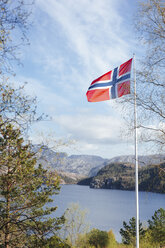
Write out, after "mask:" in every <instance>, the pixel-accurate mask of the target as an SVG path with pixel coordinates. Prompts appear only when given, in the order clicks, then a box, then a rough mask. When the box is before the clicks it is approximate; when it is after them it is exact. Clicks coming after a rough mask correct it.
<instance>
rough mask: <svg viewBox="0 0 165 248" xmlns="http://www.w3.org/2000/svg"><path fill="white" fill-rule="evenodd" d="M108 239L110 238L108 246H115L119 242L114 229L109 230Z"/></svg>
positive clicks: (110, 247)
mask: <svg viewBox="0 0 165 248" xmlns="http://www.w3.org/2000/svg"><path fill="white" fill-rule="evenodd" d="M108 239H109V245H108V248H114V247H115V246H116V244H117V242H116V239H115V235H114V233H113V231H112V230H109V232H108Z"/></svg>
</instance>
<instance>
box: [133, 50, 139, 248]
mask: <svg viewBox="0 0 165 248" xmlns="http://www.w3.org/2000/svg"><path fill="white" fill-rule="evenodd" d="M133 61H134V129H135V191H136V248H139V192H138V191H139V190H138V142H137V111H136V69H135V54H134V55H133Z"/></svg>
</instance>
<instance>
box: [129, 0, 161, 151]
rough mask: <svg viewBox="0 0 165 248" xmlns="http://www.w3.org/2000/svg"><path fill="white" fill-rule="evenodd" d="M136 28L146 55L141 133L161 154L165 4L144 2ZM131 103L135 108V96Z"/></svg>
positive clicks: (140, 72) (141, 67) (141, 72)
mask: <svg viewBox="0 0 165 248" xmlns="http://www.w3.org/2000/svg"><path fill="white" fill-rule="evenodd" d="M135 27H136V31H137V32H138V35H139V40H140V44H141V45H142V53H143V54H144V56H143V57H142V58H141V59H140V61H138V63H137V64H138V67H137V112H138V128H139V131H140V132H139V133H141V140H142V141H144V142H149V144H151V145H153V144H154V149H155V148H157V149H158V150H159V152H160V151H161V150H162V152H163V151H164V149H165V146H164V144H165V125H164V120H165V109H164V104H165V95H164V92H165V77H164V74H165V6H164V3H163V1H161V0H149V1H145V2H142V3H141V4H140V6H139V10H138V12H137V16H136V19H135ZM143 48H144V49H143ZM129 102H130V103H131V105H130V106H132V107H133V104H134V99H133V95H131V96H130V98H129ZM127 103H128V101H127ZM132 107H131V108H132ZM127 109H128V104H127ZM132 112H133V111H132ZM133 118H134V117H133V116H132V119H133ZM132 119H131V118H130V111H129V114H128V120H129V125H128V126H129V127H130V126H132V125H131V123H134V122H132V121H133V120H132ZM132 128H133V127H132ZM132 130H133V129H132ZM139 136H140V135H139ZM155 145H156V146H155ZM150 147H151V146H150Z"/></svg>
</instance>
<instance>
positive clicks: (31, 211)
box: [0, 121, 64, 248]
mask: <svg viewBox="0 0 165 248" xmlns="http://www.w3.org/2000/svg"><path fill="white" fill-rule="evenodd" d="M59 189H60V187H59V178H58V176H57V175H51V174H50V173H49V172H48V171H47V170H45V169H43V168H42V166H41V165H39V166H38V167H37V166H36V157H35V154H34V152H32V151H31V146H30V144H25V142H24V140H23V138H22V136H21V131H20V130H19V129H18V128H14V127H13V126H12V125H11V124H10V123H5V122H3V121H2V123H0V247H5V248H11V247H18V248H19V247H46V245H47V242H48V241H49V240H50V237H54V240H55V237H56V231H57V230H58V229H59V228H60V226H61V225H62V223H63V221H64V219H63V217H61V218H50V217H49V215H50V214H51V213H53V212H54V211H55V210H56V207H46V206H45V205H46V204H47V203H49V202H52V199H51V196H52V195H54V194H58V193H59ZM53 235H54V236H53ZM51 240H52V239H51ZM58 240H59V239H58V238H57V239H56V242H58ZM60 242H61V241H60V240H59V243H60ZM48 247H49V246H48ZM59 247H64V246H59Z"/></svg>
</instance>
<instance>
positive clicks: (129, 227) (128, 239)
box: [120, 217, 145, 245]
mask: <svg viewBox="0 0 165 248" xmlns="http://www.w3.org/2000/svg"><path fill="white" fill-rule="evenodd" d="M120 234H121V236H122V242H123V243H124V244H126V245H130V244H134V245H135V243H136V219H135V218H134V217H132V219H130V221H129V224H127V223H126V222H125V221H123V228H121V229H120ZM139 235H140V238H142V237H144V235H145V230H144V229H143V228H142V223H139Z"/></svg>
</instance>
